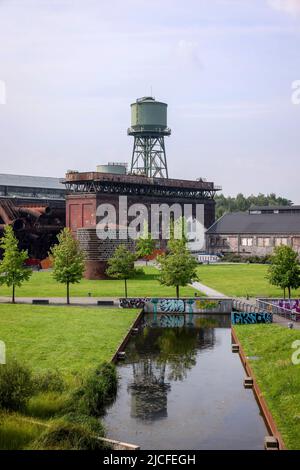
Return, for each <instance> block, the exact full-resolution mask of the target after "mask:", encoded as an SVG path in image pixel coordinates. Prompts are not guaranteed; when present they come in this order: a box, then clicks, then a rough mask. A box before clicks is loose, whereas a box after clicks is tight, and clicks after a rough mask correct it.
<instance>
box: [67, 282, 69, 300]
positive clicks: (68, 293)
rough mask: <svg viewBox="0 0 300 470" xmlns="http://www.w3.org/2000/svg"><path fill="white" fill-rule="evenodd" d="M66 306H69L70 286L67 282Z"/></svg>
mask: <svg viewBox="0 0 300 470" xmlns="http://www.w3.org/2000/svg"><path fill="white" fill-rule="evenodd" d="M67 304H68V305H69V304H70V284H69V282H67Z"/></svg>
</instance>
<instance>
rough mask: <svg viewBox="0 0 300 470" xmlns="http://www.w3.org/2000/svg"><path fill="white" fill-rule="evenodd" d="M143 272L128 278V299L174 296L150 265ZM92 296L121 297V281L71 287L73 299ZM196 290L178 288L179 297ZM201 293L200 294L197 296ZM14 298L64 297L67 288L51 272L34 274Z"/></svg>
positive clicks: (85, 282)
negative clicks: (160, 281) (89, 294)
mask: <svg viewBox="0 0 300 470" xmlns="http://www.w3.org/2000/svg"><path fill="white" fill-rule="evenodd" d="M143 269H144V273H141V274H138V275H137V276H136V277H135V278H134V279H129V280H128V282H127V284H128V295H129V296H131V297H174V296H175V295H176V291H175V287H166V286H162V285H160V283H159V281H158V275H159V271H158V270H157V269H156V268H154V267H152V266H147V267H146V266H145V267H144V268H143ZM89 292H90V293H91V294H92V296H93V297H123V296H124V281H119V280H115V279H112V280H98V281H90V280H87V279H83V280H82V281H81V282H80V283H79V284H74V285H72V286H70V293H71V296H73V297H86V296H87V295H88V293H89ZM194 292H195V289H193V288H192V287H184V288H181V289H180V295H183V296H194ZM199 294H200V293H199ZM0 295H3V296H6V295H9V296H10V295H11V289H9V288H7V287H6V286H1V288H0ZM16 295H17V296H20V297H37V298H42V297H65V295H66V287H65V285H63V284H59V283H57V282H56V281H55V280H54V279H53V276H52V273H51V271H42V272H33V274H32V276H31V278H30V280H29V281H28V282H25V283H24V284H23V286H22V287H20V288H17V289H16Z"/></svg>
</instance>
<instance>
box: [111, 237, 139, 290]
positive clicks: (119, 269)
mask: <svg viewBox="0 0 300 470" xmlns="http://www.w3.org/2000/svg"><path fill="white" fill-rule="evenodd" d="M135 259H136V255H135V254H134V253H131V252H130V251H129V250H127V248H126V246H125V245H119V246H118V248H116V250H115V252H114V254H113V256H112V257H111V258H110V259H109V260H108V268H107V270H106V274H107V275H108V276H110V277H112V278H114V279H123V280H124V283H125V297H126V298H127V279H130V278H131V277H132V276H134V275H135V274H136V272H137V271H136V269H135V268H134V262H135Z"/></svg>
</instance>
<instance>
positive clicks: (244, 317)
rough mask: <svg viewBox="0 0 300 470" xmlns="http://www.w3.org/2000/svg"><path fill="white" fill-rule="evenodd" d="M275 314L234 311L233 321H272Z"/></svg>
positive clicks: (236, 323)
mask: <svg viewBox="0 0 300 470" xmlns="http://www.w3.org/2000/svg"><path fill="white" fill-rule="evenodd" d="M272 322H273V315H272V313H269V312H263V313H257V312H256V313H246V312H232V314H231V323H232V324H233V325H249V324H255V323H272Z"/></svg>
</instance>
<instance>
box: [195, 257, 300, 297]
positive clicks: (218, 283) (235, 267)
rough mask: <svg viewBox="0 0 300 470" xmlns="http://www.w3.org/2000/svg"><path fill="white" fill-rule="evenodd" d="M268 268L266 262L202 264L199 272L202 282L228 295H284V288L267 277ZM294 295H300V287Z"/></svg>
mask: <svg viewBox="0 0 300 470" xmlns="http://www.w3.org/2000/svg"><path fill="white" fill-rule="evenodd" d="M267 269H268V266H267V265H264V264H218V265H208V266H207V265H201V266H199V268H198V274H199V279H200V282H202V283H203V284H206V285H207V286H209V287H212V288H213V289H216V290H217V291H219V292H222V293H223V294H225V295H228V296H236V297H246V296H247V294H248V295H249V296H250V297H282V295H283V292H282V290H281V289H278V288H277V287H274V286H271V285H270V284H269V282H268V280H267V279H266V274H267ZM292 295H294V296H296V295H297V296H298V295H299V289H298V290H297V292H296V291H293V292H292Z"/></svg>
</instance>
